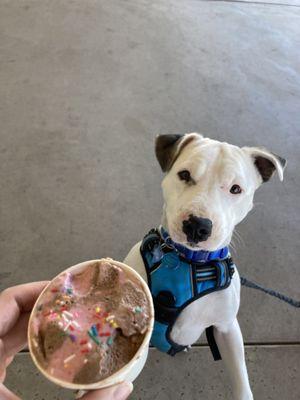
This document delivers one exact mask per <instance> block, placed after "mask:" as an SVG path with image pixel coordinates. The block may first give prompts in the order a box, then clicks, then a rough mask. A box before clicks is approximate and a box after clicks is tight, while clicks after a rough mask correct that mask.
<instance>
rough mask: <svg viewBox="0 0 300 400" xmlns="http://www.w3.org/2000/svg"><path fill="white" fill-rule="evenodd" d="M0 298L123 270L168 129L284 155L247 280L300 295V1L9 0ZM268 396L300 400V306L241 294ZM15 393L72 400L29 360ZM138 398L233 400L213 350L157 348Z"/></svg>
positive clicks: (258, 392)
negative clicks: (84, 267)
mask: <svg viewBox="0 0 300 400" xmlns="http://www.w3.org/2000/svg"><path fill="white" fill-rule="evenodd" d="M0 30H1V35H0V54H1V58H0V91H1V95H0V121H1V140H0V160H1V168H0V187H1V192H0V193H1V196H0V199H1V200H0V207H1V214H0V215H1V224H0V254H1V264H0V289H3V288H5V287H8V286H10V285H14V284H18V283H21V282H27V281H32V280H40V279H48V278H49V279H50V278H52V277H53V276H55V275H56V274H57V273H58V272H59V271H61V270H62V269H64V268H65V267H67V266H70V265H73V264H75V263H77V262H79V261H82V260H87V259H92V258H98V257H102V256H110V257H113V258H115V259H120V260H122V259H123V258H124V257H125V255H126V253H127V251H128V250H129V249H130V247H131V246H132V245H133V244H134V243H135V242H137V241H138V240H140V239H141V238H142V236H143V235H144V234H145V233H146V232H147V231H148V230H149V229H150V228H151V227H153V226H155V225H157V224H158V223H159V221H160V212H161V206H162V198H161V192H160V180H161V178H162V174H161V172H160V170H159V167H158V165H157V163H156V160H155V157H154V152H153V141H154V137H155V135H156V134H157V133H184V132H193V131H200V132H202V133H204V134H205V135H207V136H210V137H213V138H216V139H219V140H225V141H228V142H231V143H234V144H237V145H264V146H266V147H268V148H270V149H272V150H273V151H274V152H276V153H278V154H280V155H282V156H284V157H285V158H287V159H288V162H289V164H288V167H287V169H286V177H285V181H284V183H280V182H279V180H278V179H276V178H274V179H273V180H272V182H270V183H268V184H266V185H264V186H263V187H262V188H261V189H260V190H259V191H258V193H257V195H256V206H255V208H254V210H253V211H252V213H251V215H249V216H248V219H247V221H246V222H243V223H242V224H241V226H240V227H239V228H238V231H239V233H240V235H241V236H242V239H243V240H242V241H240V242H237V243H236V248H237V251H236V253H235V261H236V263H237V264H238V266H239V270H240V273H241V275H243V276H246V277H248V278H250V279H253V280H255V281H257V282H259V283H261V284H263V285H265V286H268V287H271V288H274V289H277V290H279V291H281V292H284V293H286V294H288V295H290V296H292V297H295V298H298V299H299V297H300V293H299V267H298V264H299V257H300V251H299V226H300V218H299V215H300V214H299V211H300V210H299V208H300V203H299V196H300V185H299V172H298V171H299V167H300V166H299V151H300V141H299V134H300V128H299V127H300V112H299V108H300V53H299V46H300V41H299V39H300V2H299V0H280V1H279V2H276V1H275V0H274V2H273V1H271V0H268V1H253V2H251V1H233V2H231V1H191V0H187V1H184V2H183V1H180V0H151V1H150V0H149V1H148V0H128V1H125V0H124V1H121V0H110V1H107V2H101V1H93V0H86V1H84V2H82V1H80V0H75V1H73V0H65V1H58V0H51V1H50V0H49V1H46V0H44V1H38V0H37V1H30V0H23V1H22V2H21V1H17V0H9V1H8V0H7V1H5V0H0ZM239 320H240V324H241V328H242V331H243V334H244V339H245V342H246V344H247V346H246V352H247V362H248V369H249V375H250V380H251V385H252V388H253V392H254V395H255V398H256V399H259V400H261V399H272V400H281V399H288V400H294V399H299V397H300V380H299V356H300V346H299V336H300V324H299V311H298V310H297V309H294V308H292V307H290V306H288V305H287V304H285V303H283V302H280V301H278V300H276V299H274V298H271V297H268V296H266V295H264V294H261V293H259V292H256V291H253V290H250V289H245V288H244V289H243V290H242V300H241V309H240V313H239ZM7 385H8V386H9V387H10V388H12V389H14V390H15V391H16V392H17V393H19V394H21V395H23V399H34V400H42V399H44V400H54V399H62V398H64V399H68V398H70V399H71V398H72V394H71V393H69V392H67V393H66V392H64V391H62V390H60V389H59V388H56V387H54V385H52V384H49V383H47V382H46V381H45V380H44V379H43V378H42V377H41V376H40V375H39V374H38V372H37V371H36V370H35V368H34V367H33V365H32V363H31V361H30V359H29V356H28V354H26V353H25V354H24V353H23V354H20V355H18V356H17V357H16V359H15V362H14V363H13V364H12V366H11V367H10V369H9V371H8V378H7ZM132 398H133V399H143V400H144V399H145V400H148V399H149V400H150V399H158V400H164V399H172V400H177V399H178V400H179V399H188V400H194V399H195V400H196V399H207V400H210V399H219V398H220V399H231V395H230V389H229V385H228V383H227V378H226V372H225V371H223V365H222V363H214V362H213V361H212V359H211V356H210V354H209V351H208V349H207V347H206V345H205V342H204V341H203V342H202V343H201V344H199V345H197V346H195V347H194V348H193V349H192V350H191V352H190V353H188V354H180V355H178V356H177V357H176V358H175V359H171V358H168V357H167V356H165V355H162V354H160V353H158V352H157V351H155V350H151V352H150V358H149V361H148V364H147V366H146V368H145V369H144V371H143V373H142V374H141V376H140V377H139V378H138V380H137V382H136V390H135V392H134V394H133V395H132Z"/></svg>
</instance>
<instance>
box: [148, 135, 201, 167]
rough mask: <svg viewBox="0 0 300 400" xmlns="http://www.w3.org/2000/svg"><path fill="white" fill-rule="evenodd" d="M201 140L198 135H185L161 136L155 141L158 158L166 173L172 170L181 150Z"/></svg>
mask: <svg viewBox="0 0 300 400" xmlns="http://www.w3.org/2000/svg"><path fill="white" fill-rule="evenodd" d="M197 137H198V138H201V137H202V136H201V135H200V134H198V133H186V134H184V135H159V136H157V137H156V140H155V154H156V158H157V160H158V162H159V165H160V166H161V169H162V170H163V171H164V172H167V171H169V170H170V169H171V167H172V165H173V164H174V162H175V160H176V159H177V157H178V156H179V154H180V152H181V150H182V149H183V148H184V147H185V146H186V145H187V144H188V143H190V142H191V141H192V140H194V139H195V138H197Z"/></svg>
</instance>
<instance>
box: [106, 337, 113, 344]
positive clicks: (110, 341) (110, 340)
mask: <svg viewBox="0 0 300 400" xmlns="http://www.w3.org/2000/svg"><path fill="white" fill-rule="evenodd" d="M113 341H114V340H113V338H112V337H111V336H110V337H109V338H108V339H107V341H106V343H107V344H108V345H109V346H111V345H112V344H113Z"/></svg>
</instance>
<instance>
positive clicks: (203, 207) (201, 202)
mask: <svg viewBox="0 0 300 400" xmlns="http://www.w3.org/2000/svg"><path fill="white" fill-rule="evenodd" d="M155 150H156V157H157V159H158V161H159V164H160V166H161V168H162V170H163V171H164V172H166V176H165V177H164V179H163V182H162V189H163V196H164V216H163V218H164V220H163V224H164V225H165V226H166V228H167V229H168V231H169V234H170V236H171V238H172V239H173V240H174V241H175V242H177V243H181V244H183V245H185V246H186V247H189V248H192V249H195V250H196V249H197V250H198V249H203V250H211V251H213V250H216V249H219V248H222V247H224V246H226V245H228V244H229V242H230V240H231V236H232V233H233V230H234V227H235V226H236V225H237V224H238V223H239V222H241V221H242V220H243V219H244V218H245V216H246V215H247V214H248V212H249V211H250V210H251V208H252V207H253V195H254V192H255V190H256V189H257V188H258V187H259V186H260V185H261V183H263V182H267V181H268V180H269V179H270V178H271V176H272V175H273V173H274V172H275V171H277V173H278V176H279V178H280V180H282V179H283V170H284V167H285V165H286V161H285V160H284V159H282V158H281V157H279V156H277V155H276V154H273V153H271V152H270V151H268V150H266V149H262V148H258V147H243V148H240V147H237V146H233V145H231V144H228V143H222V142H218V141H216V140H211V139H208V138H204V137H203V136H202V135H200V134H198V133H189V134H185V135H160V136H158V137H157V139H156V146H155Z"/></svg>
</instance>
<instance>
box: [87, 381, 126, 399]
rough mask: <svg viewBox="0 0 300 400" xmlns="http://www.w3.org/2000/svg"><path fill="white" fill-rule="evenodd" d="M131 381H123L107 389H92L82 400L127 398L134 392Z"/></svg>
mask: <svg viewBox="0 0 300 400" xmlns="http://www.w3.org/2000/svg"><path fill="white" fill-rule="evenodd" d="M132 389H133V385H132V383H131V382H122V383H120V384H119V385H115V386H111V387H109V388H105V389H99V390H92V391H90V392H89V393H87V394H86V395H84V396H83V397H81V399H80V400H125V399H127V397H128V396H129V395H130V393H131V392H132Z"/></svg>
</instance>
